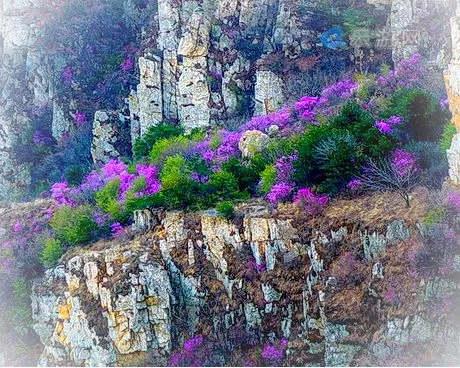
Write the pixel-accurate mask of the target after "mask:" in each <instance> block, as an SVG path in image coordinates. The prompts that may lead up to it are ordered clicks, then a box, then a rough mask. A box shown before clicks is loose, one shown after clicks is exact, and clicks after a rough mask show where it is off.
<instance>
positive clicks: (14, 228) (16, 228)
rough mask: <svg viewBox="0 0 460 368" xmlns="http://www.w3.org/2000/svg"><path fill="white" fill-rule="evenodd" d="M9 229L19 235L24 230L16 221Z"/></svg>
mask: <svg viewBox="0 0 460 368" xmlns="http://www.w3.org/2000/svg"><path fill="white" fill-rule="evenodd" d="M11 229H12V230H13V232H14V233H19V232H21V231H22V230H23V229H24V226H23V225H22V224H21V223H20V222H19V221H16V222H15V223H14V225H13V227H12V228H11Z"/></svg>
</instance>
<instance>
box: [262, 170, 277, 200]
mask: <svg viewBox="0 0 460 368" xmlns="http://www.w3.org/2000/svg"><path fill="white" fill-rule="evenodd" d="M275 180H276V167H275V165H267V166H265V169H264V171H262V172H261V173H260V190H261V191H262V193H264V194H267V193H269V192H270V190H271V189H272V186H273V184H275Z"/></svg>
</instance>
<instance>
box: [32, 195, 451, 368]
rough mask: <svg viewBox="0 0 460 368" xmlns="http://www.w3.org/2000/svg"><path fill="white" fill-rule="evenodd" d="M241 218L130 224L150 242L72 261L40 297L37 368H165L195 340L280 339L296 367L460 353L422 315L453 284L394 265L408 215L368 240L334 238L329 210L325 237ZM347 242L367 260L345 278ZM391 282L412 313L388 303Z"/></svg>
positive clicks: (51, 276) (308, 228) (311, 226)
mask: <svg viewBox="0 0 460 368" xmlns="http://www.w3.org/2000/svg"><path fill="white" fill-rule="evenodd" d="M363 209H364V207H363ZM239 211H240V213H241V214H243V215H242V217H239V218H238V219H236V220H234V221H229V220H225V219H222V218H220V217H217V216H216V215H215V213H214V212H213V211H206V212H202V213H195V214H193V213H189V214H185V213H183V212H177V211H174V212H163V211H156V212H155V211H150V212H148V213H142V214H136V216H135V219H137V221H136V223H135V228H136V229H137V230H143V233H139V232H137V233H132V234H128V235H126V236H125V237H124V238H119V239H114V240H112V241H101V242H99V243H96V244H95V245H93V246H92V247H90V248H87V249H80V250H77V251H74V252H70V253H68V254H67V255H66V256H65V257H64V259H62V261H61V263H60V265H59V266H57V267H56V268H55V269H51V270H48V271H47V272H46V274H45V276H44V277H43V278H42V279H41V280H37V281H36V282H35V286H34V289H33V295H32V301H33V311H34V321H35V330H36V331H37V333H38V335H39V336H40V338H41V340H42V343H43V344H44V345H45V349H44V352H43V354H42V357H41V360H40V363H41V364H42V365H44V364H48V365H51V364H63V363H65V362H72V363H75V364H84V365H107V364H113V365H119V364H121V363H123V364H126V363H127V362H129V361H130V359H133V360H131V361H134V362H136V363H138V364H139V360H136V359H139V357H141V358H142V359H143V360H142V362H144V363H149V364H151V365H152V364H153V365H160V364H165V362H166V359H167V357H168V356H169V354H170V353H171V352H172V351H174V350H175V349H177V348H178V347H180V346H181V345H182V343H183V341H184V340H185V339H187V338H190V337H191V336H194V335H205V336H206V338H207V339H218V340H219V341H225V344H226V346H227V347H228V348H231V347H232V346H236V345H237V344H238V343H239V342H240V341H239V342H238V341H236V340H235V336H236V338H237V340H241V338H243V337H242V336H243V335H244V336H245V337H244V338H246V339H249V340H248V341H253V342H254V343H259V344H260V343H262V344H263V342H264V341H273V339H276V338H278V339H280V338H282V337H284V338H286V339H288V341H290V343H289V348H288V350H287V359H291V360H288V361H289V362H291V364H300V362H304V363H305V362H310V363H315V364H321V365H328V366H343V365H349V364H351V363H352V362H355V361H356V359H366V358H367V359H371V361H372V359H376V358H375V356H378V358H379V359H383V360H384V359H387V358H388V359H389V358H391V354H392V351H396V350H394V349H400V348H401V349H403V348H404V347H405V346H406V345H407V344H411V343H420V342H427V341H431V339H437V338H439V336H441V337H443V338H448V339H450V340H449V341H457V343H458V334H459V329H458V328H457V327H455V326H454V325H452V323H450V322H449V323H448V325H449V326H448V328H447V330H446V328H444V327H442V326H443V324H442V323H440V321H434V320H431V319H430V317H429V315H428V314H426V310H425V307H424V303H425V302H424V300H425V299H426V298H427V295H431V294H430V292H429V290H438V291H439V292H440V293H441V294H443V295H448V294H449V293H450V292H451V291H452V290H453V289H455V288H456V287H457V286H456V284H455V283H452V282H447V284H446V285H445V287H443V288H442V291H441V289H440V288H439V287H436V286H435V284H436V285H437V284H439V283H442V282H444V281H441V280H429V279H427V280H425V281H424V282H423V283H421V284H420V283H418V282H413V281H411V279H410V278H409V279H407V278H406V276H405V272H406V271H405V270H407V267H408V266H407V265H405V263H407V262H409V261H408V260H407V259H401V256H398V254H406V253H407V252H408V247H409V246H410V245H409V243H408V242H407V241H406V240H407V239H408V237H410V236H420V233H419V231H420V230H419V228H420V227H419V226H416V224H414V223H413V222H412V225H411V226H409V224H408V223H407V222H406V220H405V219H404V216H403V218H400V219H399V220H396V218H395V219H393V220H390V219H388V220H386V221H385V222H386V223H387V224H386V225H383V224H382V223H380V225H379V229H374V230H372V229H371V228H369V227H368V226H365V225H362V226H365V227H363V228H361V230H360V233H361V237H360V236H359V235H358V234H356V227H355V226H354V225H352V224H351V223H348V224H347V223H346V221H345V222H344V221H338V223H340V224H341V225H340V226H337V227H334V226H333V227H331V225H330V224H331V222H333V221H336V220H337V217H330V216H336V215H332V213H333V212H331V213H330V214H327V213H326V214H325V215H324V216H325V217H324V218H323V220H324V222H323V225H320V223H321V221H323V220H319V219H318V218H317V219H310V220H308V219H305V218H304V217H302V216H300V217H298V215H296V214H295V212H293V211H292V209H291V210H290V211H284V212H283V211H278V212H271V211H270V210H269V209H268V208H267V207H265V206H264V205H260V204H257V203H253V204H248V205H243V206H242V207H240V208H239ZM366 211H367V210H366ZM366 211H365V212H366ZM358 213H359V212H358ZM350 215H352V214H351V213H350ZM334 218H335V220H334ZM326 224H327V225H326ZM350 242H352V243H354V244H357V246H358V247H359V248H360V249H362V252H363V258H365V259H366V260H365V261H363V262H362V263H361V262H358V263H357V266H356V267H357V268H354V269H353V270H351V269H350V272H351V273H349V274H347V273H346V272H344V271H341V270H339V271H337V272H335V273H334V272H332V271H331V270H336V269H337V266H335V263H336V262H339V264H341V263H340V261H338V258H337V256H334V257H332V258H331V254H332V253H333V252H335V251H334V249H339V248H337V246H339V245H340V244H341V245H340V246H341V247H343V246H345V244H350ZM366 249H367V250H366ZM339 267H341V268H343V265H342V266H339ZM396 279H398V280H400V282H403V283H404V286H403V287H404V292H405V293H407V295H409V294H410V295H411V297H410V298H409V299H410V303H409V304H408V305H410V307H407V306H406V305H405V304H404V303H402V304H398V306H396V305H392V304H391V303H389V302H388V301H385V300H386V299H385V298H383V297H382V295H383V294H382V290H383V291H384V290H386V288H388V287H389V286H388V285H392V282H393V281H392V280H396ZM346 285H348V286H346ZM438 294H439V293H438ZM439 295H440V294H439ZM439 295H438V296H439ZM433 297H435V296H428V300H431V299H430V298H433ZM238 331H239V332H238ZM446 331H447V332H446ZM242 334H243V335H242ZM455 339H456V340H455ZM390 347H391V349H393V350H391V349H390ZM457 348H458V347H457ZM219 353H220V352H219V351H216V354H219ZM221 353H222V354H225V352H224V351H222V352H221ZM222 359H224V358H222ZM361 361H363V360H361ZM364 361H365V360H364ZM296 362H297V363H296Z"/></svg>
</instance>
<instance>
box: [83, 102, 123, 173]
mask: <svg viewBox="0 0 460 368" xmlns="http://www.w3.org/2000/svg"><path fill="white" fill-rule="evenodd" d="M129 141H130V133H129V128H127V127H126V121H125V118H124V117H123V115H121V114H119V113H118V112H114V111H96V113H95V114H94V122H93V142H92V145H91V155H92V157H93V161H94V163H95V164H96V165H99V164H105V163H107V162H108V161H109V160H110V159H113V158H120V157H127V156H128V155H129V151H127V149H126V148H127V147H129V144H127V143H128V142H129Z"/></svg>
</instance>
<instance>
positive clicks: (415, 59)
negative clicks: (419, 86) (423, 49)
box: [377, 54, 422, 90]
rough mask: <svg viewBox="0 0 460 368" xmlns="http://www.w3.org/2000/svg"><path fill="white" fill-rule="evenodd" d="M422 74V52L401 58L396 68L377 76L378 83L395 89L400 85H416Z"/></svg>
mask: <svg viewBox="0 0 460 368" xmlns="http://www.w3.org/2000/svg"><path fill="white" fill-rule="evenodd" d="M420 75H422V69H421V65H420V54H414V55H412V56H411V57H410V58H409V59H404V60H401V61H400V62H399V63H398V64H397V65H396V67H395V69H394V70H391V71H389V72H388V74H387V75H382V76H380V77H378V78H377V84H378V85H379V86H381V87H384V88H385V87H386V88H389V89H391V90H395V89H396V88H398V87H414V86H415V83H416V82H418V81H419V79H420Z"/></svg>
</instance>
